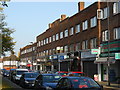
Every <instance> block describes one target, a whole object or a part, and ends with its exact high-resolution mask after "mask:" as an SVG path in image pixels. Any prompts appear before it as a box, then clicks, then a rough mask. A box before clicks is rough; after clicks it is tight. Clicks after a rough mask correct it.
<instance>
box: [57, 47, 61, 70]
mask: <svg viewBox="0 0 120 90" xmlns="http://www.w3.org/2000/svg"><path fill="white" fill-rule="evenodd" d="M60 50H61V47H57V51H58V54H59V53H60ZM59 57H60V55H58V62H59V65H58V70H59V71H60V68H61V67H60V59H59Z"/></svg>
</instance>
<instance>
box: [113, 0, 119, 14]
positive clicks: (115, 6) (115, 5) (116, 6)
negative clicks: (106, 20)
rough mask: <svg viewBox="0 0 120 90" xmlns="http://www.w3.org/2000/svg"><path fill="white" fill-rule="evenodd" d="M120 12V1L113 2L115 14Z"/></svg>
mask: <svg viewBox="0 0 120 90" xmlns="http://www.w3.org/2000/svg"><path fill="white" fill-rule="evenodd" d="M119 12H120V1H119V2H114V3H113V14H117V13H119Z"/></svg>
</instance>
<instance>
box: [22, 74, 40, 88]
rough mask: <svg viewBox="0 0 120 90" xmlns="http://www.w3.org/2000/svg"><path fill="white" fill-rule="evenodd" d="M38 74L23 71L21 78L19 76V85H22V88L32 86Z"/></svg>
mask: <svg viewBox="0 0 120 90" xmlns="http://www.w3.org/2000/svg"><path fill="white" fill-rule="evenodd" d="M38 75H39V73H37V72H25V73H23V74H22V76H21V78H20V86H22V87H23V88H26V87H27V88H31V87H33V86H34V83H35V79H36V78H37V76H38Z"/></svg>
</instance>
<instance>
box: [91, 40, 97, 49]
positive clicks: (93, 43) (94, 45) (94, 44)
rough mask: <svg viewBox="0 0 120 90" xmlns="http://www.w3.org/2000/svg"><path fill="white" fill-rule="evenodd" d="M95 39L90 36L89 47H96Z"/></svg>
mask: <svg viewBox="0 0 120 90" xmlns="http://www.w3.org/2000/svg"><path fill="white" fill-rule="evenodd" d="M96 41H97V38H92V39H91V40H90V47H91V49H92V48H96V47H97V43H96Z"/></svg>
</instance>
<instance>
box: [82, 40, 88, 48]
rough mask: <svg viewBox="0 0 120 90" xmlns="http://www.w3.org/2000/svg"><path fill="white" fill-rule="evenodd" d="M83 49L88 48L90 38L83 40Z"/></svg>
mask: <svg viewBox="0 0 120 90" xmlns="http://www.w3.org/2000/svg"><path fill="white" fill-rule="evenodd" d="M82 49H88V40H85V41H83V42H82Z"/></svg>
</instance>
